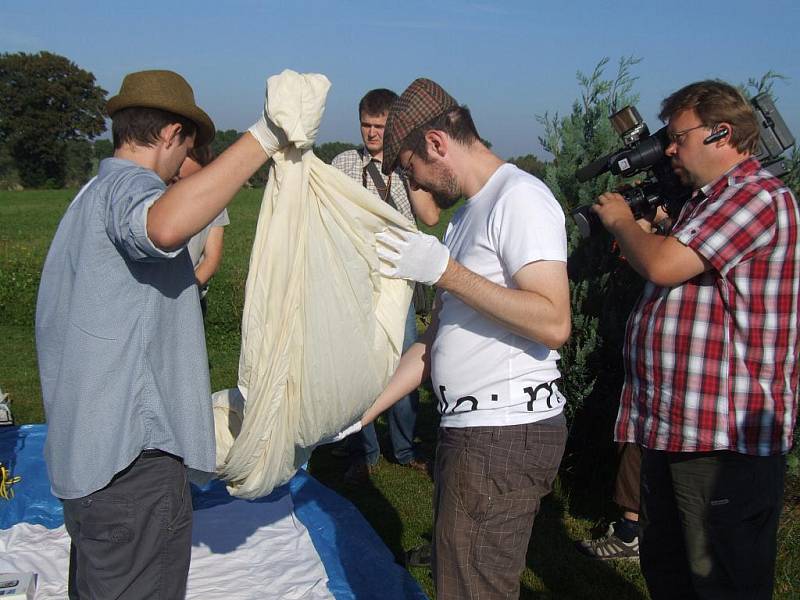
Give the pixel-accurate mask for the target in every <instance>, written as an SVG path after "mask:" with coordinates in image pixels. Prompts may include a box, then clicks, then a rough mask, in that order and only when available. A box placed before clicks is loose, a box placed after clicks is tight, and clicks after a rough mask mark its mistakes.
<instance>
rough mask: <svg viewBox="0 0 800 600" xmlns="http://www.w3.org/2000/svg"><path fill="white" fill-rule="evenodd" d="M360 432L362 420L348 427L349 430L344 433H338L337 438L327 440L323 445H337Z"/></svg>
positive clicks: (344, 430)
mask: <svg viewBox="0 0 800 600" xmlns="http://www.w3.org/2000/svg"><path fill="white" fill-rule="evenodd" d="M359 431H361V419H359V420H358V421H356V422H355V423H353V424H352V425H350V427H348V428H347V429H343V430H342V431H340V432H339V433H337V434H336V435H335V436H333V437H332V438H330V439H327V440H325V441H324V442H322V443H323V444H335V443H336V442H341V441H342V440H343V439H344V438H346V437H349V436H350V435H352V434H354V433H358V432H359Z"/></svg>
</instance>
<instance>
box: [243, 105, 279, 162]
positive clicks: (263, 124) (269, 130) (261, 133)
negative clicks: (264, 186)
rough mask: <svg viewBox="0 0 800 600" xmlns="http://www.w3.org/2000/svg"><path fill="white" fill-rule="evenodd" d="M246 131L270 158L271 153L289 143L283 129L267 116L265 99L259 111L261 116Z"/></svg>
mask: <svg viewBox="0 0 800 600" xmlns="http://www.w3.org/2000/svg"><path fill="white" fill-rule="evenodd" d="M247 131H249V132H250V134H251V135H252V136H253V137H254V138H256V140H258V143H259V144H261V147H262V148H263V149H264V153H265V154H266V155H267V158H271V157H272V155H273V154H275V153H276V152H277V151H278V150H280V149H281V148H283V147H285V146H286V145H287V144H288V143H289V140H288V139H287V138H286V134H285V133H284V131H283V130H282V129H281V128H280V127H278V126H277V125H275V123H273V122H272V120H271V119H270V118H269V117H268V116H267V103H266V101H265V102H264V110H263V111H261V118H260V119H259V120H258V121H256V122H255V123H253V125H252V126H251V127H250V128H249V129H248V130H247Z"/></svg>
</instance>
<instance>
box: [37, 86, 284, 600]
mask: <svg viewBox="0 0 800 600" xmlns="http://www.w3.org/2000/svg"><path fill="white" fill-rule="evenodd" d="M107 110H108V114H109V115H110V116H111V118H112V122H113V125H112V131H113V137H114V156H113V157H112V158H108V159H106V160H104V161H102V162H101V163H100V167H99V171H98V174H97V177H95V178H94V179H92V180H91V181H90V182H89V183H88V184H87V185H86V186H84V188H83V189H82V190H81V191H80V192H79V193H78V195H77V196H76V197H75V199H74V200H73V201H72V203H71V204H70V205H69V207H68V208H67V210H66V212H65V214H64V216H63V218H62V220H61V223H60V224H59V226H58V229H57V231H56V234H55V237H54V239H53V242H52V244H51V246H50V250H49V252H48V254H47V259H46V261H45V264H44V270H43V272H42V279H41V284H40V286H39V296H38V301H37V306H36V347H37V352H38V359H39V370H40V377H41V384H42V395H43V399H44V408H45V414H46V416H47V423H48V435H47V443H46V446H45V458H46V461H47V468H48V474H49V477H50V482H51V489H52V492H53V494H54V495H55V496H57V497H59V498H61V499H62V500H63V506H64V522H65V525H66V527H67V531H68V532H69V534H70V537H71V538H72V548H71V552H70V573H69V594H70V598H136V599H139V598H156V597H157V598H182V597H183V596H184V594H185V590H186V578H187V575H188V571H189V559H190V555H191V534H192V500H191V494H190V491H189V480H188V471H189V470H193V471H199V472H205V473H211V472H213V470H214V463H215V448H214V430H213V419H212V411H211V393H210V385H209V374H208V360H207V358H206V352H205V336H204V333H203V322H202V317H201V313H200V302H199V297H198V293H197V287H196V281H195V277H194V271H193V269H192V262H191V259H190V257H189V254H188V252H184V249H185V246H186V242H187V240H189V238H191V237H192V235H194V234H195V233H197V232H198V231H200V230H201V229H203V228H204V227H205V226H206V225H208V223H210V222H211V221H212V220H213V219H214V218H215V217H216V216H217V215H218V214H219V213H220V211H222V209H223V208H225V206H226V205H227V204H228V203H229V202H230V200H231V199H232V198H233V195H234V194H235V193H236V191H237V190H238V189H239V188H240V187H241V185H242V184H243V183H244V182H245V181H247V179H248V178H249V177H250V176H251V175H252V174H253V173H254V172H255V171H256V170H257V169H258V168H259V167H260V166H261V165H262V164H263V163H264V162H266V161H267V160H268V158H269V157H270V156H271V155H272V154H273V153H274V152H275V151H276V150H277V149H278V148H279V147H280V145H281V143H280V142H279V141H278V140H279V137H280V136H281V133H280V132H279V131H277V129H276V128H275V127H274V125H272V124H271V123H268V122H267V121H266V118H265V116H264V115H263V114H262V116H261V118H260V119H259V121H258V122H257V123H256V124H255V125H253V127H251V128H250V132H249V133H248V134H245V135H243V136H242V137H241V138H240V139H239V140H238V141H237V142H236V143H235V144H233V145H232V146H231V147H230V149H229V150H227V151H226V152H224V153H223V154H222V155H221V156H220V157H219V158H218V159H217V160H216V161H214V163H213V164H211V165H210V166H209V167H208V168H206V169H203V170H202V171H201V172H200V173H198V174H197V175H196V176H194V177H191V178H187V179H184V180H182V181H179V182H178V183H176V184H175V185H173V186H171V187H170V188H169V189H167V188H166V183H167V182H169V181H170V180H172V178H173V177H174V176H175V175H176V174H177V172H178V170H179V168H180V166H181V164H182V163H183V161H184V159H185V158H186V154H187V152H188V151H189V150H190V149H191V148H192V147H193V146H194V145H198V146H201V145H204V144H207V143H209V142H210V141H211V139H212V138H213V137H214V124H213V123H212V121H211V119H210V118H209V117H208V115H207V114H206V113H205V112H204V111H203V110H201V109H200V108H199V107H198V106H197V105H196V104H195V100H194V93H193V91H192V88H191V87H190V86H189V84H188V83H187V82H186V81H185V80H184V79H183V77H181V76H180V75H178V74H177V73H173V72H171V71H141V72H137V73H131V74H130V75H127V76H126V77H125V79H124V80H123V82H122V88H121V89H120V93H119V94H118V95H117V96H115V97H113V98H111V99H110V100H109V101H108V105H107ZM281 139H285V136H283V137H282V138H281Z"/></svg>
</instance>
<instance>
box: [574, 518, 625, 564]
mask: <svg viewBox="0 0 800 600" xmlns="http://www.w3.org/2000/svg"><path fill="white" fill-rule="evenodd" d="M575 545H576V546H577V547H578V550H580V551H581V552H582V553H583V554H585V555H586V556H588V557H590V558H596V559H597V560H612V559H615V558H629V559H634V560H635V559H638V558H639V536H638V535H637V536H636V537H635V538H633V540H632V541H630V542H623V541H622V540H621V539H620V538H618V537H617V534H616V533H615V531H614V523H611V525H609V526H608V531H606V534H605V535H604V536H603V537H601V538H598V539H596V540H580V541H578V542H576V543H575Z"/></svg>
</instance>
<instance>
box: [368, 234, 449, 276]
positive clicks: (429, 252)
mask: <svg viewBox="0 0 800 600" xmlns="http://www.w3.org/2000/svg"><path fill="white" fill-rule="evenodd" d="M375 239H376V240H378V256H379V257H380V259H381V275H383V276H384V277H391V278H393V279H410V280H412V281H419V282H420V283H424V284H426V285H433V284H435V283H436V282H437V281H439V279H440V278H441V277H442V275H443V274H444V272H445V270H446V269H447V264H448V262H449V261H450V251H449V250H448V249H447V246H445V245H444V244H442V243H441V242H440V241H439V240H438V239H436V238H435V237H434V236H432V235H428V234H426V233H422V232H421V231H406V230H405V229H400V228H398V227H390V228H388V229H387V230H386V231H382V232H381V233H378V234H377V235H376V236H375Z"/></svg>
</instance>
